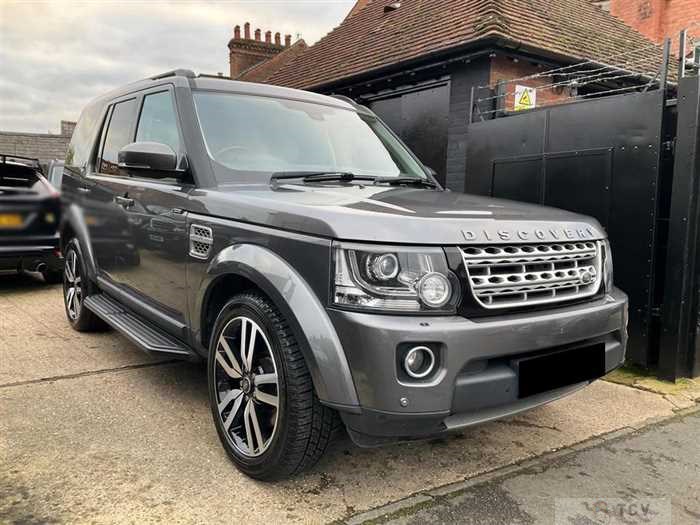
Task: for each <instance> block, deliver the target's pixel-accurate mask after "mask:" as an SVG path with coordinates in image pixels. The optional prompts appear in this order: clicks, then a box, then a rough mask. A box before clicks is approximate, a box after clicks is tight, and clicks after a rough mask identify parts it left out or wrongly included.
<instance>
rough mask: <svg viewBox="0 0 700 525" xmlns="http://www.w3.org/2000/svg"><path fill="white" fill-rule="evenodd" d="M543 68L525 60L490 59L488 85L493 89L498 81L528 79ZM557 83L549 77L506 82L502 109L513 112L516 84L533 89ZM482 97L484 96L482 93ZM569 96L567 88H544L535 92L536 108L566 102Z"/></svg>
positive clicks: (496, 57)
mask: <svg viewBox="0 0 700 525" xmlns="http://www.w3.org/2000/svg"><path fill="white" fill-rule="evenodd" d="M544 69H545V68H543V67H541V66H538V65H537V64H533V63H532V62H529V61H527V60H522V59H513V58H510V57H506V56H503V55H497V56H495V57H492V58H491V75H490V79H489V83H490V85H491V86H492V87H495V86H496V85H497V84H498V82H499V81H500V80H504V81H508V80H513V79H516V78H522V77H528V76H531V75H534V74H536V73H541V72H542V71H544ZM556 82H557V79H553V78H551V77H540V78H530V79H526V80H520V81H517V82H508V83H506V85H505V93H506V96H505V97H504V101H505V102H504V103H505V106H504V107H503V108H502V109H505V110H506V111H513V109H514V106H515V93H514V92H515V86H516V84H519V85H522V86H528V87H534V88H543V87H544V86H550V85H551V84H554V83H556ZM481 94H482V96H483V95H484V94H486V91H483V92H482V93H481ZM570 96H571V93H570V90H569V88H563V87H544V88H543V89H539V90H538V91H537V106H538V107H539V106H546V105H550V104H554V103H557V102H563V101H566V100H567V99H568V98H569V97H570Z"/></svg>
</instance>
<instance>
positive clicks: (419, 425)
mask: <svg viewBox="0 0 700 525" xmlns="http://www.w3.org/2000/svg"><path fill="white" fill-rule="evenodd" d="M329 315H330V318H331V321H332V323H333V325H334V326H335V329H336V331H337V333H338V336H339V338H340V341H341V343H342V345H343V348H344V350H345V354H346V357H347V360H348V363H349V365H350V369H351V371H352V375H353V381H354V384H355V388H356V390H357V394H358V397H359V400H360V405H361V410H359V411H356V412H355V413H350V412H341V415H342V417H343V420H344V422H345V424H346V426H347V427H348V430H349V432H350V435H351V436H352V438H353V439H354V440H355V441H356V442H357V443H358V444H360V445H375V444H381V443H382V442H383V441H395V440H403V439H415V438H421V437H428V436H433V435H438V434H441V433H443V432H448V431H453V430H457V429H459V428H464V427H467V426H470V425H474V424H477V423H481V422H485V421H489V420H492V419H496V418H499V417H504V416H507V415H511V414H514V413H517V412H520V411H523V410H527V409H530V408H533V407H535V406H539V405H542V404H544V403H548V402H550V401H553V400H555V399H558V398H560V397H563V396H565V395H568V394H570V393H572V392H574V391H576V390H578V389H579V388H582V387H583V386H585V385H586V384H588V381H586V382H582V383H577V384H570V385H565V386H563V387H561V388H557V389H555V390H550V391H547V392H543V393H540V394H537V395H533V396H530V397H525V398H518V371H517V367H515V366H513V364H512V359H513V358H517V357H520V356H525V355H532V354H536V353H538V352H547V351H552V350H558V349H566V348H576V347H579V346H581V347H583V346H587V345H591V344H594V343H598V344H600V343H602V344H604V346H605V370H606V372H609V371H611V370H613V369H615V368H617V367H618V366H620V365H621V364H622V363H623V362H624V357H625V346H626V343H627V332H626V326H627V296H626V295H625V294H624V293H623V292H622V291H620V290H618V289H614V290H613V291H612V292H611V293H610V294H607V295H606V296H604V297H603V298H600V299H596V300H593V301H591V302H587V303H582V304H576V305H569V306H562V307H559V308H552V309H549V310H543V311H538V312H530V313H518V314H508V315H503V316H494V317H488V318H480V319H475V320H470V319H465V318H463V317H457V316H453V317H417V316H416V317H414V316H411V317H408V316H390V315H376V314H365V313H355V312H346V311H340V310H334V309H331V310H329ZM424 343H428V344H431V345H434V346H436V347H439V349H440V350H439V354H440V358H439V370H438V371H437V372H436V373H435V375H434V376H433V377H432V379H430V380H428V381H424V382H412V381H407V380H406V379H405V377H401V376H400V373H399V369H398V367H399V365H398V363H397V348H398V347H399V346H400V345H404V344H411V345H413V344H424Z"/></svg>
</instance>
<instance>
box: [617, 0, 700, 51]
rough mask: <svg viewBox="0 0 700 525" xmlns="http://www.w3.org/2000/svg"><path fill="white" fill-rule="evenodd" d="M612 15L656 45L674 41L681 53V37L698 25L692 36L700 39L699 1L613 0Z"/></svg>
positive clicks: (691, 32) (674, 45) (674, 47)
mask: <svg viewBox="0 0 700 525" xmlns="http://www.w3.org/2000/svg"><path fill="white" fill-rule="evenodd" d="M610 13H612V14H613V15H614V16H616V17H618V18H620V19H621V20H623V21H624V22H625V23H626V24H627V25H629V26H632V27H633V28H634V29H636V30H637V31H639V32H640V33H642V34H643V35H644V36H646V37H647V38H649V39H651V40H653V41H654V42H659V43H660V42H662V41H663V39H664V38H665V37H670V38H671V43H672V44H673V49H674V51H676V50H677V49H678V38H677V37H678V33H679V32H680V31H681V30H682V29H684V28H686V27H688V26H689V25H691V24H692V23H693V22H696V25H695V28H694V30H691V31H690V34H691V35H692V36H694V37H696V38H697V37H700V27H698V25H697V22H698V21H700V0H611V1H610Z"/></svg>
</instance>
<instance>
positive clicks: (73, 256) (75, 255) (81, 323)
mask: <svg viewBox="0 0 700 525" xmlns="http://www.w3.org/2000/svg"><path fill="white" fill-rule="evenodd" d="M65 257H66V261H65V265H64V267H63V302H64V305H65V308H66V316H67V317H68V322H69V323H70V325H71V326H72V327H73V328H74V329H75V330H77V331H78V332H95V331H101V330H104V329H105V328H106V327H107V325H106V323H105V322H104V321H103V320H102V319H100V318H99V317H97V315H95V314H94V313H93V312H91V311H90V310H88V309H87V308H85V306H84V305H83V302H84V300H85V298H86V297H87V296H88V291H89V284H90V282H89V280H88V277H87V272H86V271H85V263H84V262H83V257H82V252H81V251H80V245H79V244H78V241H77V239H72V240H71V241H70V242H69V243H68V244H67V246H66V252H65Z"/></svg>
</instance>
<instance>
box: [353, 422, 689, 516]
mask: <svg viewBox="0 0 700 525" xmlns="http://www.w3.org/2000/svg"><path fill="white" fill-rule="evenodd" d="M699 432H700V411H698V410H697V409H694V411H693V412H692V413H689V414H686V415H683V416H676V417H674V418H672V419H670V420H665V421H663V422H661V423H659V424H656V425H650V426H647V427H645V428H644V429H643V430H641V431H635V432H629V433H627V434H626V435H624V436H621V437H619V438H610V437H609V438H608V439H606V441H605V442H603V443H600V444H597V445H594V446H592V447H590V448H587V449H585V450H582V451H578V452H572V453H569V454H567V455H563V456H559V457H551V456H549V457H544V458H538V459H536V460H533V461H532V462H528V464H527V465H523V466H522V467H521V468H519V469H510V470H509V471H507V472H502V473H501V474H500V475H499V476H484V477H481V478H477V479H475V480H474V481H475V482H474V483H472V484H470V485H469V486H467V487H464V488H463V489H461V490H457V491H454V492H452V493H444V494H443V495H442V496H441V497H438V498H433V499H430V500H423V501H416V502H413V501H407V502H406V504H403V505H401V506H398V505H394V506H393V507H392V506H387V507H385V508H383V509H375V510H374V512H372V513H366V514H364V515H361V516H355V517H353V518H352V519H351V520H348V522H353V523H357V524H360V523H373V524H376V523H388V524H393V525H417V524H422V523H435V524H452V523H454V524H457V523H459V524H465V525H466V524H479V525H482V524H493V525H500V524H502V523H510V524H529V523H556V524H565V523H566V524H570V523H581V524H583V523H590V524H593V523H596V524H597V523H609V524H623V523H626V524H632V523H654V524H659V525H661V524H663V525H666V524H670V523H674V524H678V525H685V524H688V525H690V524H697V523H698V522H700V450H699V449H698V447H697V435H698V433H699ZM408 505H411V506H408ZM397 507H398V508H397Z"/></svg>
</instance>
